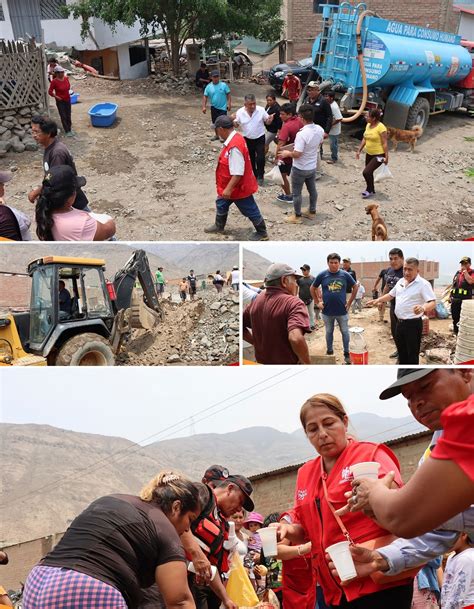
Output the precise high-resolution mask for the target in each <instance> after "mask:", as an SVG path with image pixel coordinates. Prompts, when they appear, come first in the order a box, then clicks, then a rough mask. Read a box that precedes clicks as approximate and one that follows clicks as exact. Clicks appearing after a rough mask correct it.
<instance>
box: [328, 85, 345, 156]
mask: <svg viewBox="0 0 474 609" xmlns="http://www.w3.org/2000/svg"><path fill="white" fill-rule="evenodd" d="M325 97H326V99H327V100H328V102H329V104H330V105H331V112H332V127H331V130H330V131H329V144H330V146H331V158H330V159H328V161H327V162H328V163H336V161H337V159H338V151H339V136H340V135H341V121H342V114H341V110H340V109H339V104H338V103H337V101H336V99H335V94H334V91H328V92H327V93H326V95H325Z"/></svg>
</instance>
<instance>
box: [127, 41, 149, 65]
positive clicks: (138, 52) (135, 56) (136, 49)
mask: <svg viewBox="0 0 474 609" xmlns="http://www.w3.org/2000/svg"><path fill="white" fill-rule="evenodd" d="M128 54H129V56H130V65H131V66H134V65H135V64H137V63H141V62H142V61H146V51H145V47H144V46H142V45H137V46H133V47H132V46H130V47H128Z"/></svg>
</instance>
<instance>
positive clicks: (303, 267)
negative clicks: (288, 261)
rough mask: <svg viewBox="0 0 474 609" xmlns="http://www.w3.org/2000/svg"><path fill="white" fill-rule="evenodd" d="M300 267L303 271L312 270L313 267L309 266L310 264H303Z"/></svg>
mask: <svg viewBox="0 0 474 609" xmlns="http://www.w3.org/2000/svg"><path fill="white" fill-rule="evenodd" d="M300 269H301V270H302V271H310V270H311V267H310V266H309V264H303V266H300Z"/></svg>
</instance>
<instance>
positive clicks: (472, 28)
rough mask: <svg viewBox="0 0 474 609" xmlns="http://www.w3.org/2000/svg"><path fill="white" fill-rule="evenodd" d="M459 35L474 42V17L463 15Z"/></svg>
mask: <svg viewBox="0 0 474 609" xmlns="http://www.w3.org/2000/svg"><path fill="white" fill-rule="evenodd" d="M458 34H459V35H460V36H462V37H463V38H465V39H466V40H474V15H473V14H471V13H461V17H460V19H459V29H458Z"/></svg>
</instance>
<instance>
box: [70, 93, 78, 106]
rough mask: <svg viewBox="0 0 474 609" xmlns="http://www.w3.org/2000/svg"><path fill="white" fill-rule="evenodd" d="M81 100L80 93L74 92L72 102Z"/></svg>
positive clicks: (75, 102)
mask: <svg viewBox="0 0 474 609" xmlns="http://www.w3.org/2000/svg"><path fill="white" fill-rule="evenodd" d="M78 101H79V93H73V94H72V95H71V104H77V102H78Z"/></svg>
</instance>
